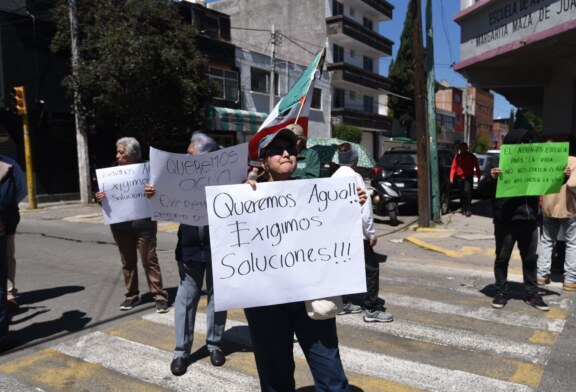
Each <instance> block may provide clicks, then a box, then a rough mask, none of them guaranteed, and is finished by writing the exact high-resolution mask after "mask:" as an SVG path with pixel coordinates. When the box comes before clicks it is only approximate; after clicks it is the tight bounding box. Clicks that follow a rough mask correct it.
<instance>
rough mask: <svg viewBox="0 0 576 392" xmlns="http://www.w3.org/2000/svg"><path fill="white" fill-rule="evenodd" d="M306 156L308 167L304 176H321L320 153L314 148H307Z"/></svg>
mask: <svg viewBox="0 0 576 392" xmlns="http://www.w3.org/2000/svg"><path fill="white" fill-rule="evenodd" d="M307 151H308V154H307V156H306V169H305V170H304V175H303V176H302V178H318V177H320V158H319V157H318V153H317V152H316V151H314V150H307Z"/></svg>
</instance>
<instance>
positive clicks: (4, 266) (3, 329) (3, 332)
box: [0, 235, 10, 342]
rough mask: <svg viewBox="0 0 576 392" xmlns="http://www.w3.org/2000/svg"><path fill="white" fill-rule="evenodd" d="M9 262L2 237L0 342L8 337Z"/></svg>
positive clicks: (0, 242) (4, 240)
mask: <svg viewBox="0 0 576 392" xmlns="http://www.w3.org/2000/svg"><path fill="white" fill-rule="evenodd" d="M7 283H8V262H7V260H6V237H4V236H3V235H2V236H0V342H1V341H2V340H3V339H5V338H6V336H7V335H8V327H9V325H10V315H9V314H8V300H7V297H6V294H7V288H6V287H7Z"/></svg>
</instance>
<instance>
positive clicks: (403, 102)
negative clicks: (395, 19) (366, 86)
mask: <svg viewBox="0 0 576 392" xmlns="http://www.w3.org/2000/svg"><path fill="white" fill-rule="evenodd" d="M413 14H414V6H413V2H412V1H410V2H409V5H408V11H407V12H406V19H404V28H403V29H402V35H401V36H400V48H399V49H398V53H397V55H396V59H395V60H394V61H392V62H391V63H390V68H389V69H388V78H389V79H390V81H391V82H392V86H391V87H392V92H394V93H395V94H398V95H402V96H404V97H409V98H411V100H407V99H404V98H400V97H397V96H394V95H389V96H388V107H389V108H390V109H391V111H392V113H393V116H394V118H395V119H397V120H398V121H399V122H400V124H401V125H402V126H404V127H406V129H407V130H408V135H407V136H409V137H412V135H411V129H412V123H413V122H414V120H415V117H416V116H415V111H416V109H415V102H414V71H413V67H412V64H413V62H414V54H413V49H412V48H413V38H412V30H413V28H412V20H413V19H414V17H413Z"/></svg>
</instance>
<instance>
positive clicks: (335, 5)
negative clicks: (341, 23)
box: [332, 0, 344, 16]
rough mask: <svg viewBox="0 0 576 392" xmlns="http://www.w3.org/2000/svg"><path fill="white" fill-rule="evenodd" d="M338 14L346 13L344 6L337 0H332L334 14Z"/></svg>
mask: <svg viewBox="0 0 576 392" xmlns="http://www.w3.org/2000/svg"><path fill="white" fill-rule="evenodd" d="M338 15H344V6H343V5H342V3H340V2H338V1H336V0H332V16H338Z"/></svg>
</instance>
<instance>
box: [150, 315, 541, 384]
mask: <svg viewBox="0 0 576 392" xmlns="http://www.w3.org/2000/svg"><path fill="white" fill-rule="evenodd" d="M144 319H146V320H149V321H154V322H160V323H162V324H165V325H169V326H173V324H174V320H173V317H170V316H167V314H149V315H146V316H144ZM396 323H397V322H396V321H395V322H393V323H389V324H378V323H377V324H369V327H370V328H375V329H378V330H386V332H389V331H388V330H389V329H390V328H391V327H392V326H394V324H396ZM338 324H348V325H353V326H357V327H360V326H366V323H364V322H363V321H362V319H361V318H360V317H348V316H347V317H339V318H338ZM407 325H408V323H398V324H397V326H394V327H392V328H393V329H394V330H396V331H397V332H398V331H400V330H402V329H403V328H405V327H406V326H407ZM246 326H247V324H246V323H243V322H239V321H235V320H228V321H227V323H226V335H225V338H226V339H227V340H229V341H234V342H236V343H241V344H245V345H248V344H250V338H249V336H248V335H247V334H243V333H239V331H241V329H240V328H238V327H246ZM195 329H196V330H197V331H198V332H200V333H206V329H207V326H206V316H205V315H204V314H201V313H198V314H197V317H196V326H195ZM423 331H424V329H422V330H421V331H420V332H423ZM432 331H433V329H429V330H428V331H427V332H428V333H429V334H431V332H432ZM444 332H445V333H446V334H447V333H449V332H450V331H444ZM459 335H462V333H459ZM423 338H424V340H434V337H428V336H424V337H423ZM470 339H486V338H485V337H482V336H480V335H471V336H470ZM486 340H487V341H485V342H477V343H478V344H477V345H476V346H474V345H473V343H472V342H470V341H468V342H465V343H464V344H466V345H467V346H468V347H467V348H468V349H471V350H473V349H474V348H475V347H479V348H480V347H481V348H483V349H485V350H488V351H493V352H496V353H499V352H498V350H500V351H501V352H502V354H507V355H510V356H514V357H522V358H523V359H529V360H532V359H533V357H532V356H533V355H542V356H543V358H542V360H545V358H547V357H548V355H549V350H547V349H546V348H543V347H540V348H538V347H536V346H535V345H521V347H520V348H519V349H509V350H507V349H506V348H505V345H506V344H507V345H509V346H510V342H500V341H496V339H492V340H490V339H489V338H488V339H486ZM433 343H438V342H433ZM444 343H447V342H446V341H444ZM449 343H453V344H456V343H455V340H453V339H450V341H449ZM494 346H497V347H494ZM294 353H295V355H297V356H299V357H301V358H303V357H304V354H303V353H302V351H301V350H300V347H299V346H297V345H296V346H295V348H294ZM340 355H341V357H342V362H343V364H344V368H345V369H347V370H351V371H355V372H358V373H362V374H368V375H371V376H374V377H378V378H384V379H387V380H392V381H395V382H399V383H403V384H408V385H411V386H413V387H417V388H422V389H425V390H431V391H479V392H484V391H531V390H532V389H531V388H529V387H526V386H524V385H519V384H515V383H510V382H505V381H500V380H495V379H491V378H487V377H482V376H478V375H473V374H470V373H466V372H462V371H454V370H448V369H441V368H438V367H436V366H431V365H424V364H419V363H416V362H414V361H408V360H402V359H398V358H394V357H391V356H387V355H384V354H381V353H374V352H368V351H365V350H358V349H355V348H351V347H346V346H342V345H340Z"/></svg>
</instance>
